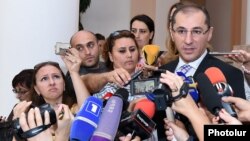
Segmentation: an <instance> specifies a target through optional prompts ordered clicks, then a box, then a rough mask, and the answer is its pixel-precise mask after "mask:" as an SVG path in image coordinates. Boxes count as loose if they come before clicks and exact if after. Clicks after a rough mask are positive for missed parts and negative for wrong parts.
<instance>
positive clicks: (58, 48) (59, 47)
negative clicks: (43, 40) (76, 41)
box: [55, 42, 70, 55]
mask: <svg viewBox="0 0 250 141" xmlns="http://www.w3.org/2000/svg"><path fill="white" fill-rule="evenodd" d="M69 48H70V44H69V43H61V42H56V45H55V54H56V55H65V54H66V52H67V51H68V49H69Z"/></svg>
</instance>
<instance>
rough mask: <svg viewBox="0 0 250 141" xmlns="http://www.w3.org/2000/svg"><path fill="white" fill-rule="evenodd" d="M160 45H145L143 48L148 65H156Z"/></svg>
mask: <svg viewBox="0 0 250 141" xmlns="http://www.w3.org/2000/svg"><path fill="white" fill-rule="evenodd" d="M159 52H160V47H159V46H158V45H145V46H143V48H142V53H143V56H144V58H145V61H146V64H147V65H154V64H155V62H156V61H157V58H158V54H159Z"/></svg>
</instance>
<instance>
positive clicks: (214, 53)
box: [209, 51, 240, 56]
mask: <svg viewBox="0 0 250 141" xmlns="http://www.w3.org/2000/svg"><path fill="white" fill-rule="evenodd" d="M209 54H211V55H213V56H223V55H230V54H232V55H234V54H235V55H236V54H240V52H216V51H212V52H209Z"/></svg>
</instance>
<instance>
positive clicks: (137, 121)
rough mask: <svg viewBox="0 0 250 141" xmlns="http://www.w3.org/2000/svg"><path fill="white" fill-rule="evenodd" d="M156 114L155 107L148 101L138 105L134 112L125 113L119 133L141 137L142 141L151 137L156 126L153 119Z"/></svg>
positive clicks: (144, 100)
mask: <svg viewBox="0 0 250 141" xmlns="http://www.w3.org/2000/svg"><path fill="white" fill-rule="evenodd" d="M154 113H155V105H154V103H153V102H152V101H150V100H148V99H142V100H140V101H138V103H136V105H135V107H134V109H133V112H131V113H128V112H126V113H123V115H122V118H121V122H120V125H119V132H120V133H122V134H123V135H127V134H128V133H132V135H133V137H135V136H139V137H140V138H141V139H142V140H144V139H148V138H150V137H151V135H152V132H153V131H154V129H155V127H156V124H155V122H154V121H153V120H151V118H152V117H153V116H154Z"/></svg>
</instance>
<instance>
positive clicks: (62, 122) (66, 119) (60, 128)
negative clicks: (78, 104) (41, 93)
mask: <svg viewBox="0 0 250 141" xmlns="http://www.w3.org/2000/svg"><path fill="white" fill-rule="evenodd" d="M27 103H28V102H27ZM21 104H23V103H19V104H17V106H19V105H21ZM39 108H41V107H39ZM39 108H38V107H34V108H30V109H29V110H28V111H27V109H25V111H27V112H22V113H20V115H19V124H20V126H21V128H22V131H20V130H18V132H17V133H16V134H17V136H18V138H13V140H16V139H17V140H20V139H19V138H20V137H22V135H21V134H20V133H22V134H26V135H27V133H25V132H27V131H29V130H33V131H29V134H28V135H29V136H32V137H28V138H27V140H28V141H36V140H38V139H44V140H45V139H48V140H49V141H50V140H52V139H53V141H64V140H65V141H68V136H69V131H70V125H71V119H72V118H73V115H72V114H71V111H70V109H69V107H68V106H67V105H65V104H58V105H57V106H56V107H54V108H53V109H52V107H48V108H46V107H43V109H42V110H43V111H44V114H43V115H42V113H41V110H40V109H39ZM49 112H50V113H49ZM54 112H55V114H53V113H54ZM42 116H44V123H43V121H42ZM26 120H27V121H26ZM51 122H52V123H51ZM55 122H56V124H53V123H55ZM50 123H51V124H53V125H52V126H51V125H49V124H50ZM14 125H16V124H14ZM39 126H42V127H41V128H42V129H41V130H44V129H46V130H44V131H42V132H41V133H39V134H38V135H35V133H36V131H39V130H40V129H35V128H37V127H39ZM46 126H48V127H46ZM15 128H17V129H19V128H18V126H16V127H15ZM47 128H48V129H47ZM34 135H35V136H34ZM17 136H15V137H17ZM33 136H34V137H33Z"/></svg>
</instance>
